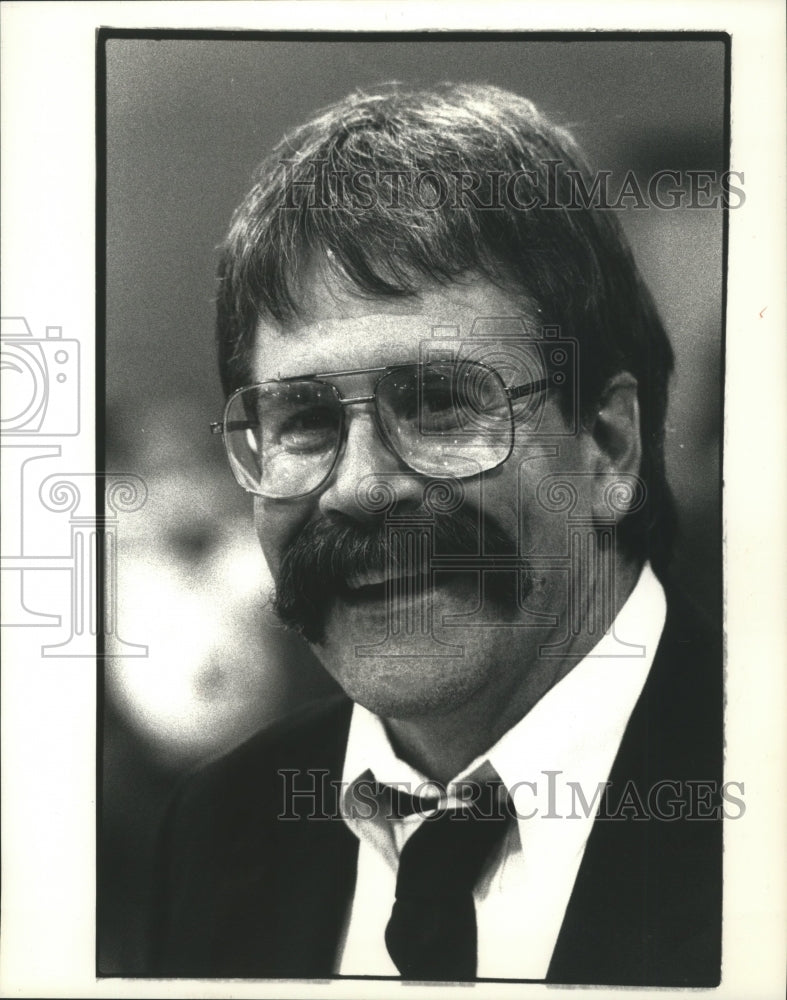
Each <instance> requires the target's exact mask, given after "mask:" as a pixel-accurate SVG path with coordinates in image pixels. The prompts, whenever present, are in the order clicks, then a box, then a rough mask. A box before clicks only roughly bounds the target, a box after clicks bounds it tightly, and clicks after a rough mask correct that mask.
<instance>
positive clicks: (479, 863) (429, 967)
mask: <svg viewBox="0 0 787 1000" xmlns="http://www.w3.org/2000/svg"><path fill="white" fill-rule="evenodd" d="M498 788H499V782H498V783H489V784H486V785H483V786H481V795H480V796H479V797H478V798H477V799H476V800H475V802H474V803H473V805H472V806H466V807H464V808H451V809H448V808H446V809H441V810H438V811H437V813H436V814H435V815H434V816H433V817H428V818H426V819H425V820H424V821H423V822H422V824H421V826H419V828H418V829H417V830H416V831H415V833H414V834H413V835H412V836H411V837H410V839H409V840H408V841H407V843H406V844H405V845H404V849H403V850H402V855H401V857H400V859H399V871H398V874H397V878H396V902H395V903H394V906H393V910H392V912H391V919H390V920H389V921H388V926H387V928H386V930H385V943H386V946H387V948H388V953H389V954H390V956H391V958H392V959H393V961H394V962H395V964H396V967H397V969H398V970H399V972H400V973H401V974H402V976H403V977H404V978H405V979H440V980H447V981H452V980H469V979H475V976H476V965H477V948H478V942H477V929H476V919H475V903H474V902H473V887H474V886H475V883H476V881H477V880H478V877H479V875H480V874H481V871H482V869H483V867H484V863H485V862H486V860H487V858H488V857H489V856H490V855H491V852H492V850H493V848H494V847H495V846H496V845H497V844H498V843H499V841H500V840H501V838H502V835H503V832H504V830H505V827H506V820H507V819H508V812H507V811H506V809H505V808H504V807H503V805H502V804H501V803H500V802H499V797H498Z"/></svg>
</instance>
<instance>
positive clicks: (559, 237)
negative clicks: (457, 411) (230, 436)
mask: <svg viewBox="0 0 787 1000" xmlns="http://www.w3.org/2000/svg"><path fill="white" fill-rule="evenodd" d="M550 165H551V166H550ZM558 166H559V169H558ZM570 171H574V172H575V173H574V175H573V177H572V174H571V173H570ZM514 175H517V179H516V186H515V188H514V196H513V197H505V198H497V199H496V198H495V191H496V190H497V191H498V192H499V190H500V183H501V182H500V180H499V178H503V182H505V179H506V178H512V177H513V176H514ZM548 176H550V180H547V177H548ZM576 176H579V177H581V178H582V179H583V183H584V186H585V190H586V191H589V190H591V188H592V175H591V172H590V170H589V168H588V166H587V164H586V163H585V162H584V158H583V156H582V154H581V153H580V151H579V149H578V147H577V145H576V143H575V142H574V140H573V138H572V137H571V135H570V134H569V133H568V132H567V131H566V130H565V129H563V128H560V127H557V126H556V125H554V124H553V123H551V122H549V121H548V120H547V119H546V118H545V117H544V116H543V115H542V114H540V112H539V111H538V110H537V109H536V108H535V106H534V105H533V104H532V103H531V102H530V101H527V100H525V99H524V98H521V97H518V96H517V95H515V94H512V93H509V92H507V91H504V90H501V89H499V88H497V87H492V86H480V85H456V84H442V85H440V86H439V87H436V88H433V89H429V90H409V89H404V88H401V87H398V86H396V85H391V86H389V87H385V88H381V89H380V90H379V91H377V92H375V93H371V94H365V93H354V94H351V95H350V96H348V97H346V98H345V99H344V100H342V101H340V102H338V103H337V104H334V105H332V106H331V107H328V108H327V109H325V110H323V111H322V112H320V113H319V114H318V115H317V116H316V117H314V118H313V119H312V120H311V121H309V122H307V123H306V124H304V125H302V126H301V127H300V128H298V129H296V130H295V131H293V132H291V133H290V134H288V135H287V136H285V137H284V138H283V139H282V140H281V142H280V143H279V144H278V145H277V146H276V147H275V148H274V150H273V151H272V152H271V154H270V155H269V156H268V157H267V158H266V159H265V160H264V161H263V162H262V164H261V165H260V167H259V168H258V171H257V173H256V177H255V183H254V185H253V187H252V188H251V190H250V191H249V193H248V194H247V196H246V198H245V199H244V200H243V202H242V203H241V205H240V206H239V207H238V209H237V210H236V212H235V214H234V216H233V219H232V223H231V226H230V230H229V233H228V235H227V238H226V240H225V242H224V244H223V246H222V248H221V249H222V253H221V260H220V265H219V272H218V277H219V287H218V297H217V322H216V330H217V338H218V354H219V368H220V373H221V378H222V384H223V386H224V389H225V391H226V392H230V391H232V390H233V389H235V388H237V387H239V386H240V385H243V384H245V383H247V382H248V381H250V367H249V357H250V348H251V346H252V342H253V337H254V330H255V327H256V324H257V322H258V320H259V319H260V318H261V317H265V318H268V319H272V320H274V321H275V322H278V323H282V324H286V323H288V322H291V321H293V320H294V319H297V316H298V309H299V298H300V291H299V275H301V274H302V273H303V268H304V266H305V264H306V263H307V262H308V261H309V260H310V259H313V258H315V257H319V258H321V259H323V260H325V261H326V262H327V264H328V266H330V267H331V268H332V269H333V270H334V271H335V272H336V275H337V276H338V277H339V278H340V279H341V280H343V281H345V282H347V283H349V284H350V285H351V286H353V287H354V288H355V289H356V291H358V292H359V293H360V294H365V295H368V296H373V297H382V296H412V295H415V294H417V291H418V289H419V287H420V286H423V284H424V283H426V282H437V283H448V282H451V281H455V280H458V279H459V278H460V276H462V275H466V274H477V275H480V276H482V277H484V278H486V279H487V280H489V281H491V282H493V283H495V284H496V285H498V286H500V287H502V288H504V289H505V290H506V291H507V292H509V293H510V294H511V295H512V296H514V297H515V299H516V300H518V301H521V302H522V303H523V311H525V312H526V313H527V314H529V315H532V314H533V312H534V310H535V311H536V312H537V314H538V315H539V316H540V317H542V318H543V319H544V322H545V323H549V324H554V325H557V326H559V327H560V328H561V330H562V332H563V334H564V335H566V336H569V337H573V338H576V340H577V341H578V343H579V387H578V388H579V400H580V408H581V412H582V414H583V416H585V417H587V418H589V417H590V415H591V414H592V413H593V412H594V409H595V408H596V407H597V405H598V401H599V397H600V394H601V392H602V390H603V388H604V385H605V383H606V382H607V380H608V379H609V378H610V377H611V376H612V375H614V374H615V373H616V372H619V371H624V370H625V371H629V372H631V374H632V375H634V376H635V378H636V379H637V382H638V387H639V388H638V394H639V405H640V414H641V426H642V446H643V457H642V467H641V470H640V475H641V477H642V479H643V480H644V482H645V484H646V488H647V496H646V500H645V503H644V505H643V506H642V507H641V508H640V509H639V510H637V511H636V512H633V513H632V514H630V515H629V516H628V517H626V518H625V519H624V521H623V522H622V524H621V525H620V533H619V540H620V542H621V545H622V546H623V547H624V548H625V550H626V551H628V552H630V553H631V554H633V555H635V556H638V557H640V558H646V557H647V558H650V559H651V561H652V562H653V564H654V566H655V567H656V568H657V569H663V568H664V567H665V565H666V563H667V560H668V555H669V551H670V546H671V542H672V536H673V534H674V526H675V524H674V522H675V515H674V504H673V501H672V497H671V494H670V491H669V487H668V485H667V482H666V476H665V470H664V450H663V443H664V420H665V415H666V409H667V386H668V381H669V376H670V373H671V370H672V364H673V355H672V349H671V347H670V343H669V339H668V337H667V334H666V332H665V330H664V327H663V325H662V322H661V320H660V318H659V315H658V312H657V310H656V307H655V305H654V303H653V300H652V298H651V295H650V293H649V291H648V289H647V288H646V286H645V284H644V282H643V280H642V278H641V277H640V274H639V272H638V270H637V267H636V264H635V263H634V260H633V257H632V255H631V251H630V249H629V247H628V244H627V241H626V239H625V237H624V235H623V232H622V230H621V228H620V225H619V223H618V221H617V219H616V218H615V215H614V213H613V212H611V211H608V210H607V211H605V210H602V209H598V208H594V207H592V201H591V204H590V205H589V206H587V205H585V204H583V203H582V200H581V199H580V200H579V203H577V197H576V190H577V188H576V183H577V182H576V179H575V178H576ZM347 178H351V179H353V178H355V179H358V178H361V179H363V181H364V183H363V185H356V186H353V184H348V183H347ZM441 178H442V179H450V180H452V183H453V190H454V193H456V191H457V190H461V191H462V197H460V198H457V197H452V198H445V197H441V185H442V181H441ZM462 178H465V180H462ZM467 178H470V179H471V180H470V181H468V180H467ZM414 179H419V180H418V183H419V185H420V195H421V196H420V197H415V195H416V193H417V192H416V191H415V188H414V183H415V181H414ZM473 179H477V181H476V180H473ZM430 185H431V187H430ZM457 185H459V188H457ZM495 185H497V187H495ZM430 190H431V192H432V194H433V196H434V197H433V203H434V205H435V207H434V208H429V207H425V204H424V202H425V200H426V199H425V197H424V193H425V192H429V191H430ZM444 193H445V192H444V191H443V194H444ZM586 200H587V199H586ZM572 203H573V206H572ZM523 206H530V207H527V208H526V209H523ZM525 307H526V308H525ZM561 405H563V406H564V409H565V410H567V409H568V408H570V407H573V406H574V402H573V399H568V398H564V399H563V400H562V401H561Z"/></svg>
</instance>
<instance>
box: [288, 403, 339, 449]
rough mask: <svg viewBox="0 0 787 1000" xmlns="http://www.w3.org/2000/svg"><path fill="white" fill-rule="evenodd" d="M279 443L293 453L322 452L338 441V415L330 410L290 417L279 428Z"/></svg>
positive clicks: (308, 412)
mask: <svg viewBox="0 0 787 1000" xmlns="http://www.w3.org/2000/svg"><path fill="white" fill-rule="evenodd" d="M278 438H279V442H280V444H282V445H283V446H284V447H285V448H287V449H290V450H292V451H307V452H308V451H320V450H321V449H324V448H328V447H332V446H333V444H334V441H335V439H336V415H335V414H334V413H332V412H331V411H330V410H328V409H313V410H306V411H304V412H303V413H296V414H293V415H292V416H290V417H288V418H287V420H285V421H284V423H283V424H282V425H281V427H280V428H279V434H278Z"/></svg>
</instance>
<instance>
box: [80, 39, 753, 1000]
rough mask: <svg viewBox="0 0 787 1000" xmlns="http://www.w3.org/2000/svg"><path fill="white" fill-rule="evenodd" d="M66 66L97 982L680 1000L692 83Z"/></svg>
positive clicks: (277, 59) (716, 564) (710, 210)
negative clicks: (622, 991)
mask: <svg viewBox="0 0 787 1000" xmlns="http://www.w3.org/2000/svg"><path fill="white" fill-rule="evenodd" d="M102 41H103V45H104V55H105V60H106V63H105V68H106V157H107V158H106V200H107V213H106V246H107V271H106V291H107V300H106V364H107V381H106V418H107V424H106V427H107V436H106V449H107V451H106V461H107V471H108V472H110V473H117V474H121V473H132V474H134V475H137V476H140V477H141V478H142V480H143V481H144V483H145V484H146V487H147V493H148V497H147V501H146V505H145V508H144V509H143V511H141V512H140V514H141V516H139V517H138V518H137V522H138V523H137V526H136V527H135V528H129V532H127V533H121V536H120V538H119V548H118V573H117V580H118V595H119V613H118V620H119V623H120V624H122V632H120V631H119V633H118V635H119V636H122V642H124V643H125V642H128V643H138V642H140V641H144V643H145V644H146V645H147V646H148V654H147V657H145V658H144V660H143V661H139V660H138V658H135V657H133V656H128V657H123V658H117V659H116V660H113V661H110V662H109V663H108V664H107V666H106V669H105V675H106V688H105V706H104V707H105V713H106V714H105V717H104V729H103V734H104V746H103V753H104V759H103V761H104V772H103V778H104V785H103V789H102V792H103V799H102V807H103V809H102V821H103V826H102V841H101V844H100V849H101V855H100V856H101V864H100V866H99V872H98V875H99V890H100V893H101V895H100V896H99V900H100V909H99V933H100V935H101V937H100V939H99V944H100V953H99V954H100V958H99V963H100V964H99V968H100V971H101V972H102V973H104V974H110V973H123V974H129V973H134V974H147V975H163V976H188V977H194V976H226V977H239V976H244V977H254V978H260V977H286V978H299V977H321V978H322V977H326V976H372V977H375V978H378V977H390V976H393V977H396V976H401V977H403V978H405V979H410V980H438V981H443V982H451V981H469V980H474V979H476V978H479V979H515V980H546V981H549V982H557V983H584V984H589V985H594V984H595V985H608V984H617V985H638V986H672V985H677V986H705V987H707V986H715V985H717V984H718V982H719V979H720V967H721V966H720V957H721V956H720V946H721V917H722V912H721V887H722V852H721V848H722V839H721V830H722V820H723V819H724V817H725V816H727V817H729V818H730V819H734V818H736V817H738V816H739V815H740V814H741V812H742V811H743V809H744V808H745V803H744V800H743V799H742V790H741V788H740V787H739V786H736V785H735V783H734V782H732V783H730V784H726V783H724V781H723V769H722V747H723V733H722V698H723V687H722V645H721V602H720V598H721V573H720V568H721V534H720V489H719V487H720V479H719V476H720V448H721V440H720V428H721V419H722V405H721V404H722V393H723V367H722V351H723V326H722V284H723V252H724V225H725V215H726V213H728V212H733V211H735V210H737V209H738V208H739V207H740V206H741V205H742V204H743V203H744V201H745V184H744V182H743V179H742V178H741V177H740V176H738V175H736V174H735V173H734V172H732V171H730V169H729V163H728V160H729V155H728V154H729V150H728V148H727V147H726V140H727V136H728V129H727V114H728V108H727V87H726V81H727V79H728V72H729V46H728V44H727V41H726V40H725V38H724V37H722V36H715V37H714V36H709V37H702V36H694V37H691V38H688V39H685V38H680V37H659V36H649V37H646V38H639V37H637V36H630V37H626V38H615V39H609V40H607V39H605V38H604V37H603V36H601V37H597V38H590V37H587V36H581V35H570V36H566V37H565V38H562V39H555V38H549V37H545V38H538V37H527V36H517V37H514V38H507V37H495V38H493V39H484V38H469V37H460V38H456V39H452V38H450V37H449V38H444V39H440V40H438V39H429V38H425V37H423V36H421V37H418V36H412V37H404V38H391V39H385V40H380V39H376V38H371V39H364V38H350V37H347V36H343V37H333V38H331V37H326V38H310V37H305V36H301V37H298V38H277V37H275V36H272V37H260V38H248V39H244V38H232V39H228V38H224V37H221V36H217V37H215V38H184V37H177V36H173V37H164V38H150V37H144V36H142V37H113V35H112V33H111V32H109V33H108V34H107V36H106V38H104V39H102ZM217 247H218V248H219V249H218V251H217V249H216V248H217ZM216 273H217V275H218V277H216V276H215V274H216ZM214 326H215V344H214ZM211 429H212V430H213V431H214V432H217V433H214V434H213V435H211V434H209V430H211ZM127 520H128V522H129V523H130V522H131V521H132V516H129V517H128V518H127ZM254 534H256V536H257V537H256V538H254V537H252V536H253V535H254ZM260 547H261V555H258V550H259V549H260ZM263 561H264V562H263ZM120 651H121V652H122V647H121V650H120ZM205 761H208V763H207V764H204V765H203V762H205ZM200 765H203V766H200ZM184 774H188V779H187V780H185V781H184V780H182V779H183V775H184ZM173 795H174V798H173ZM157 820H158V824H157V823H156V821H157ZM159 824H160V825H161V826H159ZM104 949H105V950H104Z"/></svg>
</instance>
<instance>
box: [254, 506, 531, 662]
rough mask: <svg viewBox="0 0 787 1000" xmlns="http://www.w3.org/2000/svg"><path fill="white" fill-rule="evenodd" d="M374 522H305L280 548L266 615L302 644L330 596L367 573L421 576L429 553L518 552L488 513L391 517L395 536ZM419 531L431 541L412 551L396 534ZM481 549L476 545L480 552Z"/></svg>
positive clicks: (321, 621) (316, 639) (315, 631)
mask: <svg viewBox="0 0 787 1000" xmlns="http://www.w3.org/2000/svg"><path fill="white" fill-rule="evenodd" d="M389 525H390V522H389V521H387V520H386V519H382V518H381V519H380V520H379V521H375V522H372V523H369V524H365V523H361V522H358V521H355V520H353V519H351V518H348V517H346V516H345V515H341V514H334V515H328V516H326V517H323V518H321V519H320V520H318V521H312V522H310V523H309V524H307V525H305V527H304V528H303V529H302V530H301V531H300V532H299V533H298V535H297V536H296V537H295V538H294V539H293V540H292V541H291V542H290V544H289V545H288V546H287V547H286V549H285V550H284V553H283V555H282V560H281V564H280V567H279V572H278V576H277V579H276V591H275V597H274V602H273V610H274V612H275V613H276V614H277V616H278V617H279V619H280V621H281V622H282V623H283V624H284V625H285V626H286V627H287V628H289V629H291V630H293V631H295V632H297V633H298V634H299V635H301V636H303V638H305V639H306V640H307V641H308V642H311V643H314V644H319V643H320V642H322V641H323V638H324V630H325V621H326V618H327V613H328V611H329V609H330V606H331V604H332V603H333V601H334V600H335V599H336V598H337V597H341V596H342V595H343V594H344V595H348V594H350V592H351V591H352V589H353V588H352V583H353V581H358V580H359V579H362V578H363V577H364V576H365V575H366V574H380V573H386V572H388V573H390V574H391V575H397V574H402V575H411V576H419V575H424V574H426V573H427V572H428V571H429V568H430V566H429V562H430V557H431V556H462V555H468V556H472V555H477V554H478V553H479V552H481V551H483V553H484V555H485V556H487V557H488V556H495V555H500V556H504V555H505V556H510V555H515V554H516V551H517V546H516V539H513V538H512V537H511V536H510V535H509V533H508V532H507V531H505V530H504V528H503V527H502V526H501V525H500V524H499V523H498V522H497V521H496V520H495V519H494V518H492V517H491V516H488V515H486V516H483V515H481V514H480V513H479V512H478V511H475V512H474V511H471V510H469V509H466V508H465V507H460V508H459V509H458V510H455V511H453V512H451V513H446V514H442V515H439V516H434V515H433V514H431V513H430V514H429V515H428V519H426V520H425V519H424V518H422V517H420V516H419V513H418V512H415V513H413V514H412V515H411V516H409V517H406V518H401V519H399V518H398V519H397V521H396V525H397V527H399V528H400V529H403V531H401V532H397V531H396V530H393V531H392V530H390V528H389ZM419 527H425V528H428V531H429V535H430V543H429V544H428V546H427V547H426V549H424V548H423V547H422V546H415V547H414V546H412V545H408V544H405V543H404V539H403V535H404V534H406V533H407V531H408V529H409V530H417V529H418V528H419ZM482 546H483V548H482Z"/></svg>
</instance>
